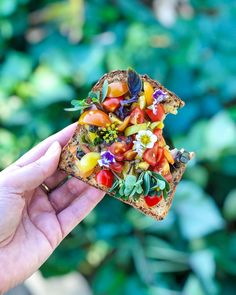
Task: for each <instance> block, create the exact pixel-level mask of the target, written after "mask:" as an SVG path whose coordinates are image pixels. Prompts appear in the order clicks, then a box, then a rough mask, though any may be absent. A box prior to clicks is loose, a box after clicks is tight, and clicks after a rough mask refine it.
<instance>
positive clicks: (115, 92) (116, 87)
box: [107, 81, 129, 97]
mask: <svg viewBox="0 0 236 295" xmlns="http://www.w3.org/2000/svg"><path fill="white" fill-rule="evenodd" d="M128 91H129V89H128V85H127V83H126V82H120V81H116V82H112V83H110V84H109V85H108V92H107V97H120V96H122V95H124V94H126V93H127V92H128Z"/></svg>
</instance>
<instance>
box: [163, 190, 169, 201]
mask: <svg viewBox="0 0 236 295" xmlns="http://www.w3.org/2000/svg"><path fill="white" fill-rule="evenodd" d="M163 197H164V199H165V200H166V199H167V197H168V194H167V191H166V190H164V191H163Z"/></svg>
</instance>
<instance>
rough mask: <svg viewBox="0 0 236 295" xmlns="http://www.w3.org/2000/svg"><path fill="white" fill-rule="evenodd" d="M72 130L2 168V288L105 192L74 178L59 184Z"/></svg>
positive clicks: (36, 262)
mask: <svg viewBox="0 0 236 295" xmlns="http://www.w3.org/2000/svg"><path fill="white" fill-rule="evenodd" d="M74 130H75V124H72V125H70V126H68V127H67V128H65V129H63V130H62V131H60V132H58V133H56V134H54V135H53V136H51V137H49V138H47V139H46V140H44V141H43V142H41V143H40V144H39V145H37V146H36V147H34V148H33V149H32V150H30V151H29V152H27V153H26V154H25V155H24V156H23V157H21V158H20V159H19V160H17V161H16V162H15V163H13V164H12V165H11V166H9V167H8V168H6V169H5V170H3V171H2V172H1V173H0V294H1V292H6V291H7V290H9V289H11V288H12V287H14V286H16V285H17V284H19V283H21V282H23V281H24V280H25V279H26V278H28V277H29V276H31V275H32V274H33V273H34V272H35V271H36V270H37V269H38V268H39V267H40V266H41V265H42V264H43V263H44V262H45V261H46V260H47V258H48V257H49V256H50V255H51V254H52V252H53V251H54V250H55V248H56V247H57V246H58V245H59V243H60V242H61V241H62V240H63V239H64V238H65V237H66V236H67V235H68V234H69V233H70V232H71V230H72V229H73V228H74V227H75V226H76V225H77V224H79V223H80V222H81V221H82V220H83V219H84V218H85V217H86V216H87V215H88V214H89V212H90V211H91V210H92V209H93V208H94V207H95V206H96V205H97V203H98V202H99V201H101V199H102V198H103V196H104V193H103V192H102V191H99V190H97V189H95V188H92V187H90V186H88V185H86V184H85V183H83V182H81V181H79V180H78V179H75V178H71V179H69V180H67V181H66V182H65V183H64V184H62V185H59V184H60V183H61V182H62V181H63V179H65V177H66V175H65V173H64V172H62V171H58V169H57V167H58V163H59V158H60V153H61V148H62V147H63V146H64V145H65V144H66V143H67V142H68V140H69V138H70V137H71V135H72V134H73V132H74ZM42 183H45V184H46V185H47V186H48V187H50V188H51V189H52V191H51V192H50V193H45V192H44V190H43V189H42V188H41V187H40V185H41V184H42ZM53 188H55V189H53ZM78 251H79V249H78Z"/></svg>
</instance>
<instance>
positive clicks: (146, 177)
mask: <svg viewBox="0 0 236 295" xmlns="http://www.w3.org/2000/svg"><path fill="white" fill-rule="evenodd" d="M169 190H170V186H169V183H168V182H167V181H166V180H165V178H164V177H163V176H161V175H160V174H159V173H156V172H153V171H143V172H142V173H141V174H140V175H139V176H135V175H128V176H127V177H126V178H125V179H124V180H123V179H120V178H117V179H116V180H115V182H114V183H113V186H112V187H111V189H110V190H109V192H115V193H116V196H117V197H120V198H122V199H124V200H128V199H129V198H132V199H134V200H137V199H139V198H140V197H141V196H147V195H158V196H160V195H161V194H163V197H164V199H166V198H167V196H168V195H167V192H168V191H169Z"/></svg>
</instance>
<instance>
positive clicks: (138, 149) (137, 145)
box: [133, 141, 145, 157]
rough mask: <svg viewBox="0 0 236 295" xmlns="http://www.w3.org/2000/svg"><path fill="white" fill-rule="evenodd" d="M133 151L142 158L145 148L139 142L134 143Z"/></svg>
mask: <svg viewBox="0 0 236 295" xmlns="http://www.w3.org/2000/svg"><path fill="white" fill-rule="evenodd" d="M133 143H134V146H133V150H134V151H135V152H136V153H138V155H139V156H140V157H142V155H143V152H144V150H145V147H144V146H143V145H142V144H141V142H140V141H134V142H133Z"/></svg>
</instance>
